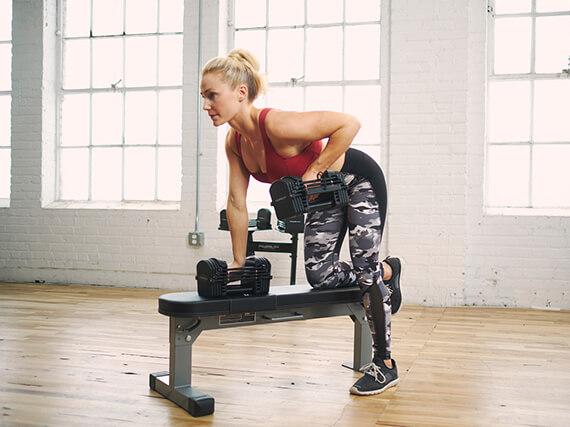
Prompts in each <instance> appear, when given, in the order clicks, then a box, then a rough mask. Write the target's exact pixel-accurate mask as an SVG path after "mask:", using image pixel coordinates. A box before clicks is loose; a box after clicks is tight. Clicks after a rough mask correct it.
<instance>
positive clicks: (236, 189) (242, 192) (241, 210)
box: [225, 130, 249, 268]
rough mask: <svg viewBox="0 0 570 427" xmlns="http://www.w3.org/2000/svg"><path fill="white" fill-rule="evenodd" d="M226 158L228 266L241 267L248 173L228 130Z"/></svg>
mask: <svg viewBox="0 0 570 427" xmlns="http://www.w3.org/2000/svg"><path fill="white" fill-rule="evenodd" d="M225 147H226V156H227V158H228V164H229V181H230V185H229V194H228V204H227V207H226V214H227V217H228V225H229V228H230V236H231V238H232V252H233V255H234V261H233V263H232V264H231V265H230V266H229V267H230V268H233V267H241V266H243V265H244V264H245V257H246V253H247V228H248V213H247V203H246V197H247V187H248V185H249V171H248V170H247V169H246V167H245V165H244V164H243V162H242V160H241V158H240V157H239V156H238V154H237V147H236V146H235V133H234V132H233V131H232V130H230V131H229V132H228V134H227V135H226V144H225Z"/></svg>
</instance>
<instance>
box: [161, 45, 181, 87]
mask: <svg viewBox="0 0 570 427" xmlns="http://www.w3.org/2000/svg"><path fill="white" fill-rule="evenodd" d="M158 43H159V55H160V58H159V61H158V67H159V69H158V75H159V81H158V84H159V85H164V86H170V85H172V86H176V85H181V84H182V35H172V36H159V37H158Z"/></svg>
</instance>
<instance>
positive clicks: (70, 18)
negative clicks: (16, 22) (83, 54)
mask: <svg viewBox="0 0 570 427" xmlns="http://www.w3.org/2000/svg"><path fill="white" fill-rule="evenodd" d="M90 11H91V5H90V2H89V0H66V1H65V23H64V35H65V37H78V36H88V35H89V29H90V26H91V23H90V16H89V14H90ZM0 16H1V14H0Z"/></svg>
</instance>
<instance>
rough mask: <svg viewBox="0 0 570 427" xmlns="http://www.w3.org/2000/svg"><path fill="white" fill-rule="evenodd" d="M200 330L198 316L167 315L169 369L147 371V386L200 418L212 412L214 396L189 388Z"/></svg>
mask: <svg viewBox="0 0 570 427" xmlns="http://www.w3.org/2000/svg"><path fill="white" fill-rule="evenodd" d="M201 332H202V327H201V324H200V320H199V319H177V318H175V317H171V318H170V371H169V372H156V373H154V374H150V388H151V389H152V390H154V391H156V392H158V393H160V394H161V395H163V396H164V397H166V398H167V399H168V400H170V401H172V402H174V403H176V404H177V405H178V406H180V407H182V408H183V409H185V410H186V411H187V412H188V413H190V415H192V416H194V417H200V416H203V415H209V414H212V413H213V412H214V398H213V397H212V396H209V395H207V394H204V393H202V392H200V391H199V390H197V389H196V388H194V387H192V386H191V384H192V344H193V343H194V341H196V339H197V338H198V335H200V333H201Z"/></svg>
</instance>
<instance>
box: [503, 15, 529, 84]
mask: <svg viewBox="0 0 570 427" xmlns="http://www.w3.org/2000/svg"><path fill="white" fill-rule="evenodd" d="M530 40H531V19H530V18H498V19H496V20H495V74H507V73H528V72H530Z"/></svg>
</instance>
